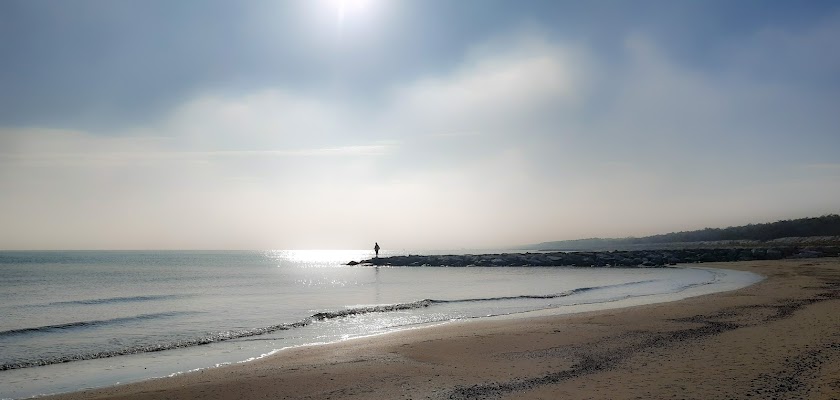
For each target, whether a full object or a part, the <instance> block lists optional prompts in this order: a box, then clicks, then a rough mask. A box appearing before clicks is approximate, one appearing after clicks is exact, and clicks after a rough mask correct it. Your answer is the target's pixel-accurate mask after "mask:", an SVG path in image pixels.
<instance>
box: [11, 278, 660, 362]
mask: <svg viewBox="0 0 840 400" xmlns="http://www.w3.org/2000/svg"><path fill="white" fill-rule="evenodd" d="M655 281H657V280H645V281H636V282H627V283H621V284H616V285H603V286H593V287H582V288H576V289H572V290H568V291H565V292H561V293H555V294H547V295H521V296H506V297H490V298H466V299H455V300H441V299H423V300H419V301H415V302H411V303H397V304H385V305H373V306H360V307H351V308H347V309H344V310H338V311H326V312H318V313H315V314H312V315H311V316H309V317H307V318H305V319H303V320H301V321H297V322H293V323H283V324H276V325H270V326H264V327H257V328H251V329H243V330H236V331H224V332H215V333H211V334H208V335H206V336H201V337H193V338H188V339H179V340H175V341H169V342H164V343H157V344H151V345H140V346H133V347H125V348H122V349H117V350H112V351H101V352H90V353H83V354H73V355H66V356H56V357H50V358H42V359H38V360H26V361H17V362H7V363H4V364H0V371H5V370H12V369H21V368H30V367H37V366H43V365H50V364H60V363H67V362H73V361H82V360H92V359H98V358H108V357H116V356H124V355H131V354H139V353H151V352H158V351H165V350H173V349H178V348H184V347H192V346H200V345H206V344H211V343H217V342H224V341H228V340H233V339H242V338H248V337H254V336H260V335H265V334H269V333H274V332H278V331H284V330H290V329H295V328H301V327H304V326H307V325H310V324H312V323H315V322H318V321H324V320H331V319H337V318H345V317H351V316H354V315H362V314H371V313H386V312H394V311H405V310H412V309H419V308H425V307H430V306H433V305H435V304H453V303H468V302H492V301H509V300H524V299H556V298H562V297H568V296H573V295H576V294H580V293H583V292H588V291H591V290H597V289H611V288H616V287H622V286H631V285H639V284H645V283H651V282H655ZM176 314H177V313H160V314H145V315H138V316H134V317H126V318H114V319H110V320H101V321H83V322H73V323H68V324H60V325H48V326H42V327H37V328H25V329H17V330H11V331H3V332H0V337H2V336H3V335H17V334H30V333H42V332H50V331H55V330H62V329H72V328H77V327H89V326H100V325H108V324H114V323H122V322H128V321H132V320H138V319H145V318H160V317H169V316H175V315H176Z"/></svg>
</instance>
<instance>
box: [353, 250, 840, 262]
mask: <svg viewBox="0 0 840 400" xmlns="http://www.w3.org/2000/svg"><path fill="white" fill-rule="evenodd" d="M838 254H840V247H809V248H798V247H771V248H752V249H738V248H733V249H683V250H630V251H618V250H617V251H598V252H561V251H557V252H537V253H530V252H529V253H503V254H475V255H473V254H463V255H404V256H391V257H380V258H371V259H367V260H362V261H350V262H349V263H347V265H382V266H398V267H419V266H431V267H444V266H446V267H473V266H474V267H494V266H495V267H525V266H535V267H537V266H539V267H548V266H569V267H664V266H668V265H677V264H691V263H704V262H728V261H752V260H780V259H783V258H819V257H838Z"/></svg>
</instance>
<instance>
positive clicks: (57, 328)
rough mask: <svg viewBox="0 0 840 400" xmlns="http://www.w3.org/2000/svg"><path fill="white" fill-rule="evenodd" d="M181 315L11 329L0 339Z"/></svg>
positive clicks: (1, 332) (142, 316) (4, 332)
mask: <svg viewBox="0 0 840 400" xmlns="http://www.w3.org/2000/svg"><path fill="white" fill-rule="evenodd" d="M183 314H185V313H183V312H165V313H155V314H140V315H133V316H131V317H120V318H111V319H100V320H93V321H76V322H68V323H66V324H56V325H44V326H38V327H34V328H21V329H12V330H8V331H0V337H4V336H12V335H24V334H33V333H48V332H54V331H65V330H68V329H73V328H89V327H99V326H106V325H114V324H121V323H125V322H134V321H142V320H147V319H155V318H166V317H175V316H178V315H183Z"/></svg>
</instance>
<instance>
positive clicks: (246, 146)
mask: <svg viewBox="0 0 840 400" xmlns="http://www.w3.org/2000/svg"><path fill="white" fill-rule="evenodd" d="M597 50H598V49H595V48H590V47H587V46H586V45H584V44H571V43H568V42H560V41H552V40H549V39H547V38H546V36H545V35H542V34H540V33H533V32H529V33H526V34H513V35H510V36H509V37H504V38H501V39H498V40H494V41H491V42H489V43H485V44H482V45H480V46H477V47H476V48H475V49H474V50H473V51H472V52H470V53H469V54H467V55H465V56H464V58H463V59H462V60H461V62H460V63H459V64H458V65H457V66H456V67H454V68H452V69H449V70H447V71H445V72H439V73H437V74H427V75H424V76H422V77H420V78H416V79H413V80H409V81H406V82H404V83H403V84H400V85H397V86H392V87H389V88H387V89H385V90H384V92H381V93H376V94H374V96H373V97H377V98H380V99H382V100H381V103H380V102H373V103H371V102H366V101H361V100H359V101H356V100H355V99H352V98H345V97H342V96H331V95H324V94H323V93H321V94H318V93H314V92H306V93H304V92H299V91H296V90H292V89H289V88H283V87H271V88H263V89H260V90H254V91H251V92H246V93H240V94H237V95H234V94H230V93H212V92H205V93H204V94H202V95H200V96H196V97H193V98H191V99H188V100H186V101H184V102H182V103H181V104H179V105H178V106H176V107H173V108H172V109H171V110H170V111H169V112H168V113H167V114H166V115H165V116H164V117H162V118H160V119H159V120H157V121H155V122H154V123H150V124H145V125H142V126H137V127H133V128H126V129H124V130H121V131H114V132H111V133H110V134H109V135H108V136H103V135H97V134H94V133H90V132H84V131H71V130H33V129H13V128H6V129H4V130H2V131H0V148H2V150H0V185H2V186H3V187H4V191H3V192H2V193H0V217H2V218H3V220H4V221H8V224H9V225H8V226H14V227H15V229H9V230H4V231H3V232H0V247H9V248H18V247H54V248H67V247H79V248H164V247H165V248H295V247H322V248H323V247H367V245H368V244H369V243H368V242H372V241H376V240H379V241H380V242H386V243H388V244H389V246H393V247H391V248H394V247H404V248H421V247H425V248H453V247H492V246H505V245H513V244H520V243H528V242H540V241H546V240H554V239H564V238H576V237H584V236H623V235H629V234H635V235H638V234H646V233H656V232H659V231H667V230H681V229H687V228H689V227H697V228H700V227H704V226H710V225H711V226H717V225H720V224H724V225H727V224H736V223H739V222H745V223H746V222H756V221H758V220H772V219H773V218H777V217H779V218H781V217H791V216H792V215H790V213H794V214H797V215H793V216H800V214H804V215H808V214H809V213H817V214H820V213H823V212H824V211H830V210H833V208H832V207H836V204H837V202H838V201H840V193H838V191H837V190H836V189H833V188H834V187H840V185H836V180H837V176H836V174H834V171H835V168H819V169H820V170H822V171H827V172H825V173H823V174H821V175H820V176H816V177H814V176H812V175H814V174H813V173H812V171H813V169H814V168H798V167H797V168H793V167H792V166H801V165H807V164H813V165H835V164H837V161H838V160H837V159H836V155H833V153H832V152H830V151H828V150H826V149H829V150H830V149H836V148H837V146H836V144H837V142H836V141H837V139H836V138H835V137H832V136H825V135H824V134H825V132H828V131H829V130H830V129H831V128H832V127H836V117H833V116H832V115H828V114H824V113H822V111H820V110H821V109H820V108H819V107H815V108H814V109H815V110H816V111H815V112H811V111H808V110H809V107H810V106H812V105H815V104H819V103H820V99H809V98H808V96H807V92H800V91H801V90H803V89H802V88H799V87H797V85H796V84H792V85H778V84H774V85H769V86H768V85H765V84H764V81H762V80H761V79H759V78H758V77H757V78H755V79H736V80H732V79H731V78H730V76H729V75H725V74H724V75H721V74H716V73H714V72H709V71H707V70H698V69H695V68H691V67H688V66H685V65H681V64H680V63H678V62H677V61H676V60H675V59H674V57H673V56H672V55H671V54H670V53H669V52H668V51H667V49H664V48H662V47H661V46H660V45H659V44H658V43H657V42H656V41H655V40H652V39H651V38H648V37H645V36H644V35H632V36H630V37H628V38H627V39H626V41H625V42H624V47H623V53H622V57H621V58H619V59H618V60H615V59H614V58H612V57H607V56H605V55H604V54H602V53H599V52H598V51H597ZM732 62H733V63H734V61H732ZM614 63H618V64H619V65H614ZM794 103H802V104H798V105H795V107H794V106H793V104H794ZM791 108H794V109H795V110H797V113H794V114H792V113H791V112H790V110H791ZM807 117H810V118H812V119H813V121H810V122H809V124H808V125H807V126H809V127H810V128H811V130H810V131H806V132H804V133H803V134H804V137H800V136H797V135H793V134H791V131H790V130H789V129H790V125H791V124H793V122H791V120H794V121H796V120H801V119H802V118H807ZM831 132H834V131H831ZM832 157H833V158H832ZM804 215H802V216H804Z"/></svg>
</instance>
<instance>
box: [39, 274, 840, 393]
mask: <svg viewBox="0 0 840 400" xmlns="http://www.w3.org/2000/svg"><path fill="white" fill-rule="evenodd" d="M703 267H716V268H724V269H733V270H742V271H749V272H756V273H759V274H762V275H764V276H766V277H767V279H765V280H763V281H761V282H759V283H756V284H754V285H751V286H748V287H746V288H742V289H738V290H735V291H728V292H721V293H715V294H710V295H703V296H698V297H691V298H687V299H683V300H679V301H676V302H668V303H655V304H649V305H641V306H633V307H629V308H621V309H610V310H603V311H593V312H584V313H579V314H568V315H555V316H529V317H522V318H511V319H488V320H483V319H479V320H473V321H466V322H455V323H450V324H445V325H441V326H434V327H430V328H422V329H411V330H406V331H400V332H395V333H390V334H387V335H381V336H375V337H365V338H357V339H353V340H349V341H343V342H337V343H332V344H324V345H318V346H309V347H301V348H292V349H286V350H283V351H280V352H278V353H276V354H273V355H271V356H268V357H264V358H261V359H258V360H255V361H251V362H248V363H244V364H234V365H229V366H224V367H219V368H213V369H208V370H201V371H197V372H191V373H186V374H182V375H177V376H174V377H168V378H160V379H154V380H149V381H142V382H138V383H131V384H125V385H119V386H113V387H107V388H101V389H93V390H88V391H82V392H75V393H68V394H61V395H55V396H48V397H45V398H50V399H79V398H103V399H104V398H121V399H146V398H158V397H162V396H165V397H174V398H184V399H189V398H218V399H229V398H230V399H232V398H289V399H293V398H330V397H331V398H432V399H435V398H455V399H469V398H521V399H530V398H557V397H564V398H587V397H595V398H605V397H610V398H634V397H638V396H641V397H647V398H650V397H671V396H676V397H681V398H747V397H751V396H758V397H767V396H771V395H772V396H782V397H785V396H799V397H801V396H807V397H812V398H837V397H840V317H838V316H837V315H836V312H834V310H836V309H837V306H838V305H840V259H836V258H823V259H804V260H782V261H755V262H739V263H726V264H713V263H708V264H704V265H703Z"/></svg>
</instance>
